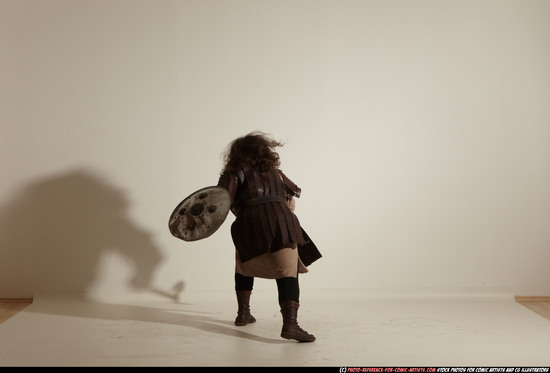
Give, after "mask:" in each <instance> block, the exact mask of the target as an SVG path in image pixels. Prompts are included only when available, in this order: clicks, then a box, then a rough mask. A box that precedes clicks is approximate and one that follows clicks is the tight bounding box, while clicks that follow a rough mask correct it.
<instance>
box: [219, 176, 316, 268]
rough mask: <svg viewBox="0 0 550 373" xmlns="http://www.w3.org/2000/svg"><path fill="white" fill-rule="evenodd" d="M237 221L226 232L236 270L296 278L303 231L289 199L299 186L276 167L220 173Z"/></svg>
mask: <svg viewBox="0 0 550 373" xmlns="http://www.w3.org/2000/svg"><path fill="white" fill-rule="evenodd" d="M218 186H221V187H224V188H226V189H227V190H228V191H229V193H230V195H231V201H232V207H231V211H232V212H233V214H235V216H236V219H235V221H234V222H233V224H232V225H231V236H232V238H233V242H234V244H235V249H236V256H235V257H236V271H237V272H238V273H241V274H243V275H246V276H252V277H263V278H280V277H296V275H297V273H298V271H299V272H301V273H304V272H307V269H306V267H305V265H304V264H303V263H302V261H301V260H300V258H299V254H298V249H297V248H298V247H299V246H300V245H305V244H307V243H308V240H306V239H305V238H304V234H303V230H302V228H301V226H300V222H299V220H298V217H297V216H296V215H295V214H294V213H293V211H292V210H291V208H292V207H293V201H292V197H299V196H300V193H301V189H300V188H299V187H298V186H297V185H296V184H294V183H293V182H292V181H291V180H290V179H288V178H287V177H286V176H285V175H284V173H283V172H281V171H280V170H272V171H267V172H264V173H260V172H258V171H257V170H255V169H253V168H250V167H245V168H243V169H241V170H239V172H238V173H233V172H227V173H224V174H222V175H221V176H220V179H219V181H218Z"/></svg>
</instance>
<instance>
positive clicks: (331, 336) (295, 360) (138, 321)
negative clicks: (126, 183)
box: [0, 289, 550, 367]
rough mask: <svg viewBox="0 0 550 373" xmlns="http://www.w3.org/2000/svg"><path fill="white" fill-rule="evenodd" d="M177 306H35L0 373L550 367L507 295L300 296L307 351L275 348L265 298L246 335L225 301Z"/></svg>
mask: <svg viewBox="0 0 550 373" xmlns="http://www.w3.org/2000/svg"><path fill="white" fill-rule="evenodd" d="M180 298H181V299H179V300H178V301H177V302H176V301H174V300H169V299H168V298H166V297H165V298H162V297H149V296H148V297H143V296H127V297H125V299H122V298H120V297H117V299H118V300H117V301H113V300H112V299H114V297H113V298H112V299H111V300H107V298H102V299H101V300H100V299H99V298H95V299H93V300H92V299H85V298H83V297H74V296H73V297H70V296H66V295H59V294H57V295H56V294H41V295H38V296H35V298H34V301H33V303H32V304H31V305H29V306H28V307H27V308H25V309H24V310H23V311H21V312H20V313H18V314H16V315H15V316H13V317H11V318H10V319H8V320H7V321H5V322H4V323H2V324H0V366H4V367H6V366H181V367H189V366H199V367H205V366H217V367H220V366H225V367H228V366H236V367H244V366H263V367H267V366H303V367H305V366H329V367H340V366H347V367H352V366H353V367H414V366H422V367H466V366H468V367H474V366H475V367H488V366H490V367H504V366H506V367H511V366H514V367H518V366H521V367H525V366H539V367H540V366H542V367H548V366H550V321H548V320H547V319H545V318H543V317H541V316H539V315H537V314H536V313H534V312H532V311H530V310H528V309H527V308H525V307H523V306H521V305H520V304H518V303H516V302H515V301H514V299H513V296H495V297H482V296H481V297H453V296H447V297H439V296H434V297H430V296H427V297H426V296H424V297H408V298H407V297H388V296H378V297H377V296H374V297H373V296H372V294H367V293H365V292H364V291H360V290H357V291H353V290H350V291H347V292H341V291H328V290H327V291H319V290H316V291H308V290H303V289H302V294H301V307H300V311H299V315H298V316H299V317H298V320H299V324H300V326H302V328H304V329H305V330H307V331H308V332H310V333H312V334H314V335H315V336H316V337H317V340H316V341H315V342H313V343H297V342H294V341H289V340H284V339H281V338H280V336H279V333H280V328H281V315H280V312H279V308H278V304H277V300H276V293H275V290H274V291H272V292H271V291H267V290H258V291H255V292H254V293H253V294H252V299H251V308H252V313H253V315H254V316H255V317H256V319H257V322H256V323H254V324H250V325H247V326H244V327H237V326H235V325H233V320H234V318H235V316H236V301H235V296H234V294H231V292H227V291H225V292H222V291H210V292H203V293H202V294H200V295H199V294H197V295H195V296H192V295H190V294H187V293H183V295H182V296H181V297H180Z"/></svg>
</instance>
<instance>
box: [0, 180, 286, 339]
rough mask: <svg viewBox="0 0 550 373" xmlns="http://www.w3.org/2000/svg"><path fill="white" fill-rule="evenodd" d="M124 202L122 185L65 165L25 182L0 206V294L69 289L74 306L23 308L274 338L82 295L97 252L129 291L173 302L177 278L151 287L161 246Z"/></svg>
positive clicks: (189, 316) (197, 317)
mask: <svg viewBox="0 0 550 373" xmlns="http://www.w3.org/2000/svg"><path fill="white" fill-rule="evenodd" d="M129 207H130V204H129V201H128V199H127V198H126V196H125V193H124V192H123V191H122V190H120V189H119V188H117V187H115V186H114V185H111V184H110V183H108V182H107V181H106V180H104V179H103V178H101V177H99V176H98V175H96V174H94V173H92V172H89V171H86V170H72V171H68V172H65V173H63V174H59V175H55V176H52V177H48V178H44V179H40V180H38V181H35V182H33V183H32V184H30V185H28V186H27V187H25V188H24V189H22V190H21V191H20V192H19V193H17V195H15V196H14V198H13V199H12V200H11V201H10V202H9V203H8V204H7V205H6V206H2V207H0V292H2V293H6V294H9V292H10V291H11V289H12V288H16V289H23V291H27V292H29V293H31V294H32V293H34V294H37V293H48V292H52V293H65V294H66V293H70V294H72V299H75V298H76V299H75V300H76V301H77V302H80V304H81V305H82V306H75V305H76V303H72V306H71V307H66V308H63V307H56V308H55V310H52V309H51V308H47V307H42V306H40V305H39V304H36V306H35V307H28V311H30V312H40V313H52V314H57V315H67V316H80V317H90V318H98V319H129V320H135V321H143V322H165V323H168V324H174V325H180V326H190V327H194V328H198V329H200V330H204V331H209V332H216V333H222V334H226V335H232V336H238V337H244V338H249V339H256V340H257V339H259V340H262V341H264V342H274V340H270V339H265V338H261V337H257V336H254V335H252V334H249V333H245V332H242V331H239V330H235V328H232V327H231V326H230V325H228V326H223V324H229V323H228V322H226V321H223V320H215V319H212V318H210V317H208V316H205V315H193V314H192V313H185V312H184V311H183V310H179V311H176V312H174V311H171V310H165V311H163V310H161V309H159V308H154V307H143V306H131V305H121V304H109V303H103V302H99V301H97V300H93V299H90V298H89V297H87V295H86V294H87V292H88V290H90V287H92V286H93V284H94V280H95V279H96V278H97V276H100V275H101V274H99V273H97V271H98V269H99V268H98V266H99V262H100V259H101V256H102V255H104V254H105V253H107V252H114V253H116V254H118V255H120V256H122V257H123V258H124V259H125V260H126V261H127V263H128V264H129V267H130V268H131V276H130V278H129V279H128V283H127V286H128V289H129V291H132V290H136V291H140V292H143V291H145V292H151V293H154V294H156V295H159V294H160V295H161V296H163V297H166V298H168V299H170V300H171V301H173V302H175V303H178V299H179V295H180V293H181V292H182V291H183V290H184V289H183V288H184V284H183V282H178V283H177V284H175V285H174V286H173V288H171V289H168V290H164V289H159V288H158V287H155V286H154V284H153V282H154V275H155V272H156V271H157V269H158V267H159V265H160V264H161V262H162V259H163V258H162V254H161V250H160V248H159V247H158V246H157V245H156V244H155V242H154V239H153V236H152V235H151V233H149V232H148V231H146V230H145V229H143V228H142V227H140V226H138V225H137V224H136V223H135V222H133V221H132V220H131V219H130V218H129V216H128V209H129ZM167 229H168V228H167ZM12 297H16V296H12ZM181 305H182V304H181V303H180V304H179V306H181ZM276 342H279V341H276Z"/></svg>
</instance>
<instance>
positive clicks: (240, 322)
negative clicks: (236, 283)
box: [235, 290, 256, 326]
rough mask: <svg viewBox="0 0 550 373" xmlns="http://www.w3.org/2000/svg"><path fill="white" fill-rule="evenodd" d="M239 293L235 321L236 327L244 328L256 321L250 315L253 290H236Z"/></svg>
mask: <svg viewBox="0 0 550 373" xmlns="http://www.w3.org/2000/svg"><path fill="white" fill-rule="evenodd" d="M236 293H237V305H238V306H239V309H238V310H237V318H236V319H235V325H237V326H244V325H246V324H251V323H253V322H255V321H256V319H255V318H254V316H252V315H251V314H250V294H252V291H251V290H236Z"/></svg>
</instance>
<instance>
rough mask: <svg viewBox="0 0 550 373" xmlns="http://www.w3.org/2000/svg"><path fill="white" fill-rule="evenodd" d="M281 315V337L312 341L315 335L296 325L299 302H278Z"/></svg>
mask: <svg viewBox="0 0 550 373" xmlns="http://www.w3.org/2000/svg"><path fill="white" fill-rule="evenodd" d="M280 306H281V314H282V315H283V329H282V330H281V337H283V338H286V339H295V340H297V341H298V342H313V341H314V340H315V337H314V336H313V335H311V334H309V333H308V332H306V331H305V330H303V329H302V328H300V327H299V326H298V308H299V307H300V303H298V302H294V301H291V300H287V301H283V302H281V303H280Z"/></svg>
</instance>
